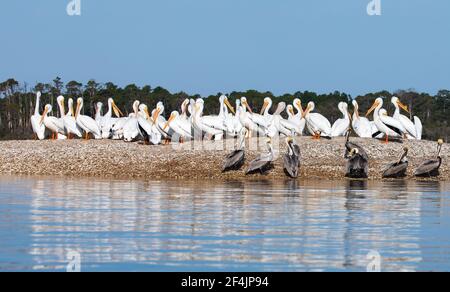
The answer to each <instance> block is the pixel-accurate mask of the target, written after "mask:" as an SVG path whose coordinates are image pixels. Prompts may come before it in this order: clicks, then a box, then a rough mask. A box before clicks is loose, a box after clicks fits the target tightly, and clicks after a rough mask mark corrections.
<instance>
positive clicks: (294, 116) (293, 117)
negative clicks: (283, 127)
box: [286, 98, 306, 136]
mask: <svg viewBox="0 0 450 292" xmlns="http://www.w3.org/2000/svg"><path fill="white" fill-rule="evenodd" d="M294 108H295V109H296V110H297V113H295V112H294ZM286 111H287V114H288V117H289V118H288V121H291V122H293V123H294V124H296V125H297V126H298V128H299V130H300V133H297V134H299V135H300V136H302V135H303V132H304V131H305V126H306V120H305V119H304V118H303V107H302V101H301V100H300V99H299V98H296V99H294V101H293V102H292V105H288V108H287V110H286Z"/></svg>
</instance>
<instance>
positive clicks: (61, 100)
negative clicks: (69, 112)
mask: <svg viewBox="0 0 450 292" xmlns="http://www.w3.org/2000/svg"><path fill="white" fill-rule="evenodd" d="M56 103H57V104H58V110H59V115H60V118H56V120H55V121H54V123H55V125H56V126H57V127H58V133H59V135H58V137H57V138H59V139H62V140H64V139H66V138H67V137H66V135H67V133H66V128H65V127H64V119H63V118H64V116H65V111H66V110H65V107H64V97H63V96H62V95H60V96H58V97H57V98H56Z"/></svg>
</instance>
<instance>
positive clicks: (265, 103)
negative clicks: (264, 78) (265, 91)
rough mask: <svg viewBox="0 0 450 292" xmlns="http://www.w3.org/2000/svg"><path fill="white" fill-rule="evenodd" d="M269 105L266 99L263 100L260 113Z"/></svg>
mask: <svg viewBox="0 0 450 292" xmlns="http://www.w3.org/2000/svg"><path fill="white" fill-rule="evenodd" d="M268 105H269V103H268V102H267V101H265V102H264V104H263V107H262V109H261V113H260V114H261V115H262V114H263V113H264V111H265V110H266V108H267V106H268Z"/></svg>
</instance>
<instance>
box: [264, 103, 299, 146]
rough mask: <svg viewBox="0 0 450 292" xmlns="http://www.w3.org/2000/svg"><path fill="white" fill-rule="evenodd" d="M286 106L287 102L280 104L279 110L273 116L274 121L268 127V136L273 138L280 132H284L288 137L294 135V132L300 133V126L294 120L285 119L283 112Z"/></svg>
mask: <svg viewBox="0 0 450 292" xmlns="http://www.w3.org/2000/svg"><path fill="white" fill-rule="evenodd" d="M285 108H286V103H285V102H280V103H279V104H278V107H277V110H276V111H275V112H274V114H273V116H272V121H271V123H270V126H269V127H268V129H267V136H269V137H271V138H273V137H275V135H277V134H278V133H281V134H283V135H284V136H286V137H289V136H293V135H294V134H296V133H297V134H300V131H301V130H300V128H299V127H298V126H297V125H296V124H295V123H293V122H291V121H288V120H285V119H283V117H281V113H282V112H283V111H284V109H285Z"/></svg>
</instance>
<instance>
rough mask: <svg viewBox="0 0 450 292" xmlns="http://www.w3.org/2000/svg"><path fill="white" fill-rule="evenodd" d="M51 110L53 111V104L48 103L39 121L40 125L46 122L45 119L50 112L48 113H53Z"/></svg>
mask: <svg viewBox="0 0 450 292" xmlns="http://www.w3.org/2000/svg"><path fill="white" fill-rule="evenodd" d="M51 112H52V106H51V105H49V104H47V105H46V106H45V107H44V112H43V113H42V116H41V120H40V121H39V125H42V123H43V122H44V119H45V117H46V116H47V114H48V113H51Z"/></svg>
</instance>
